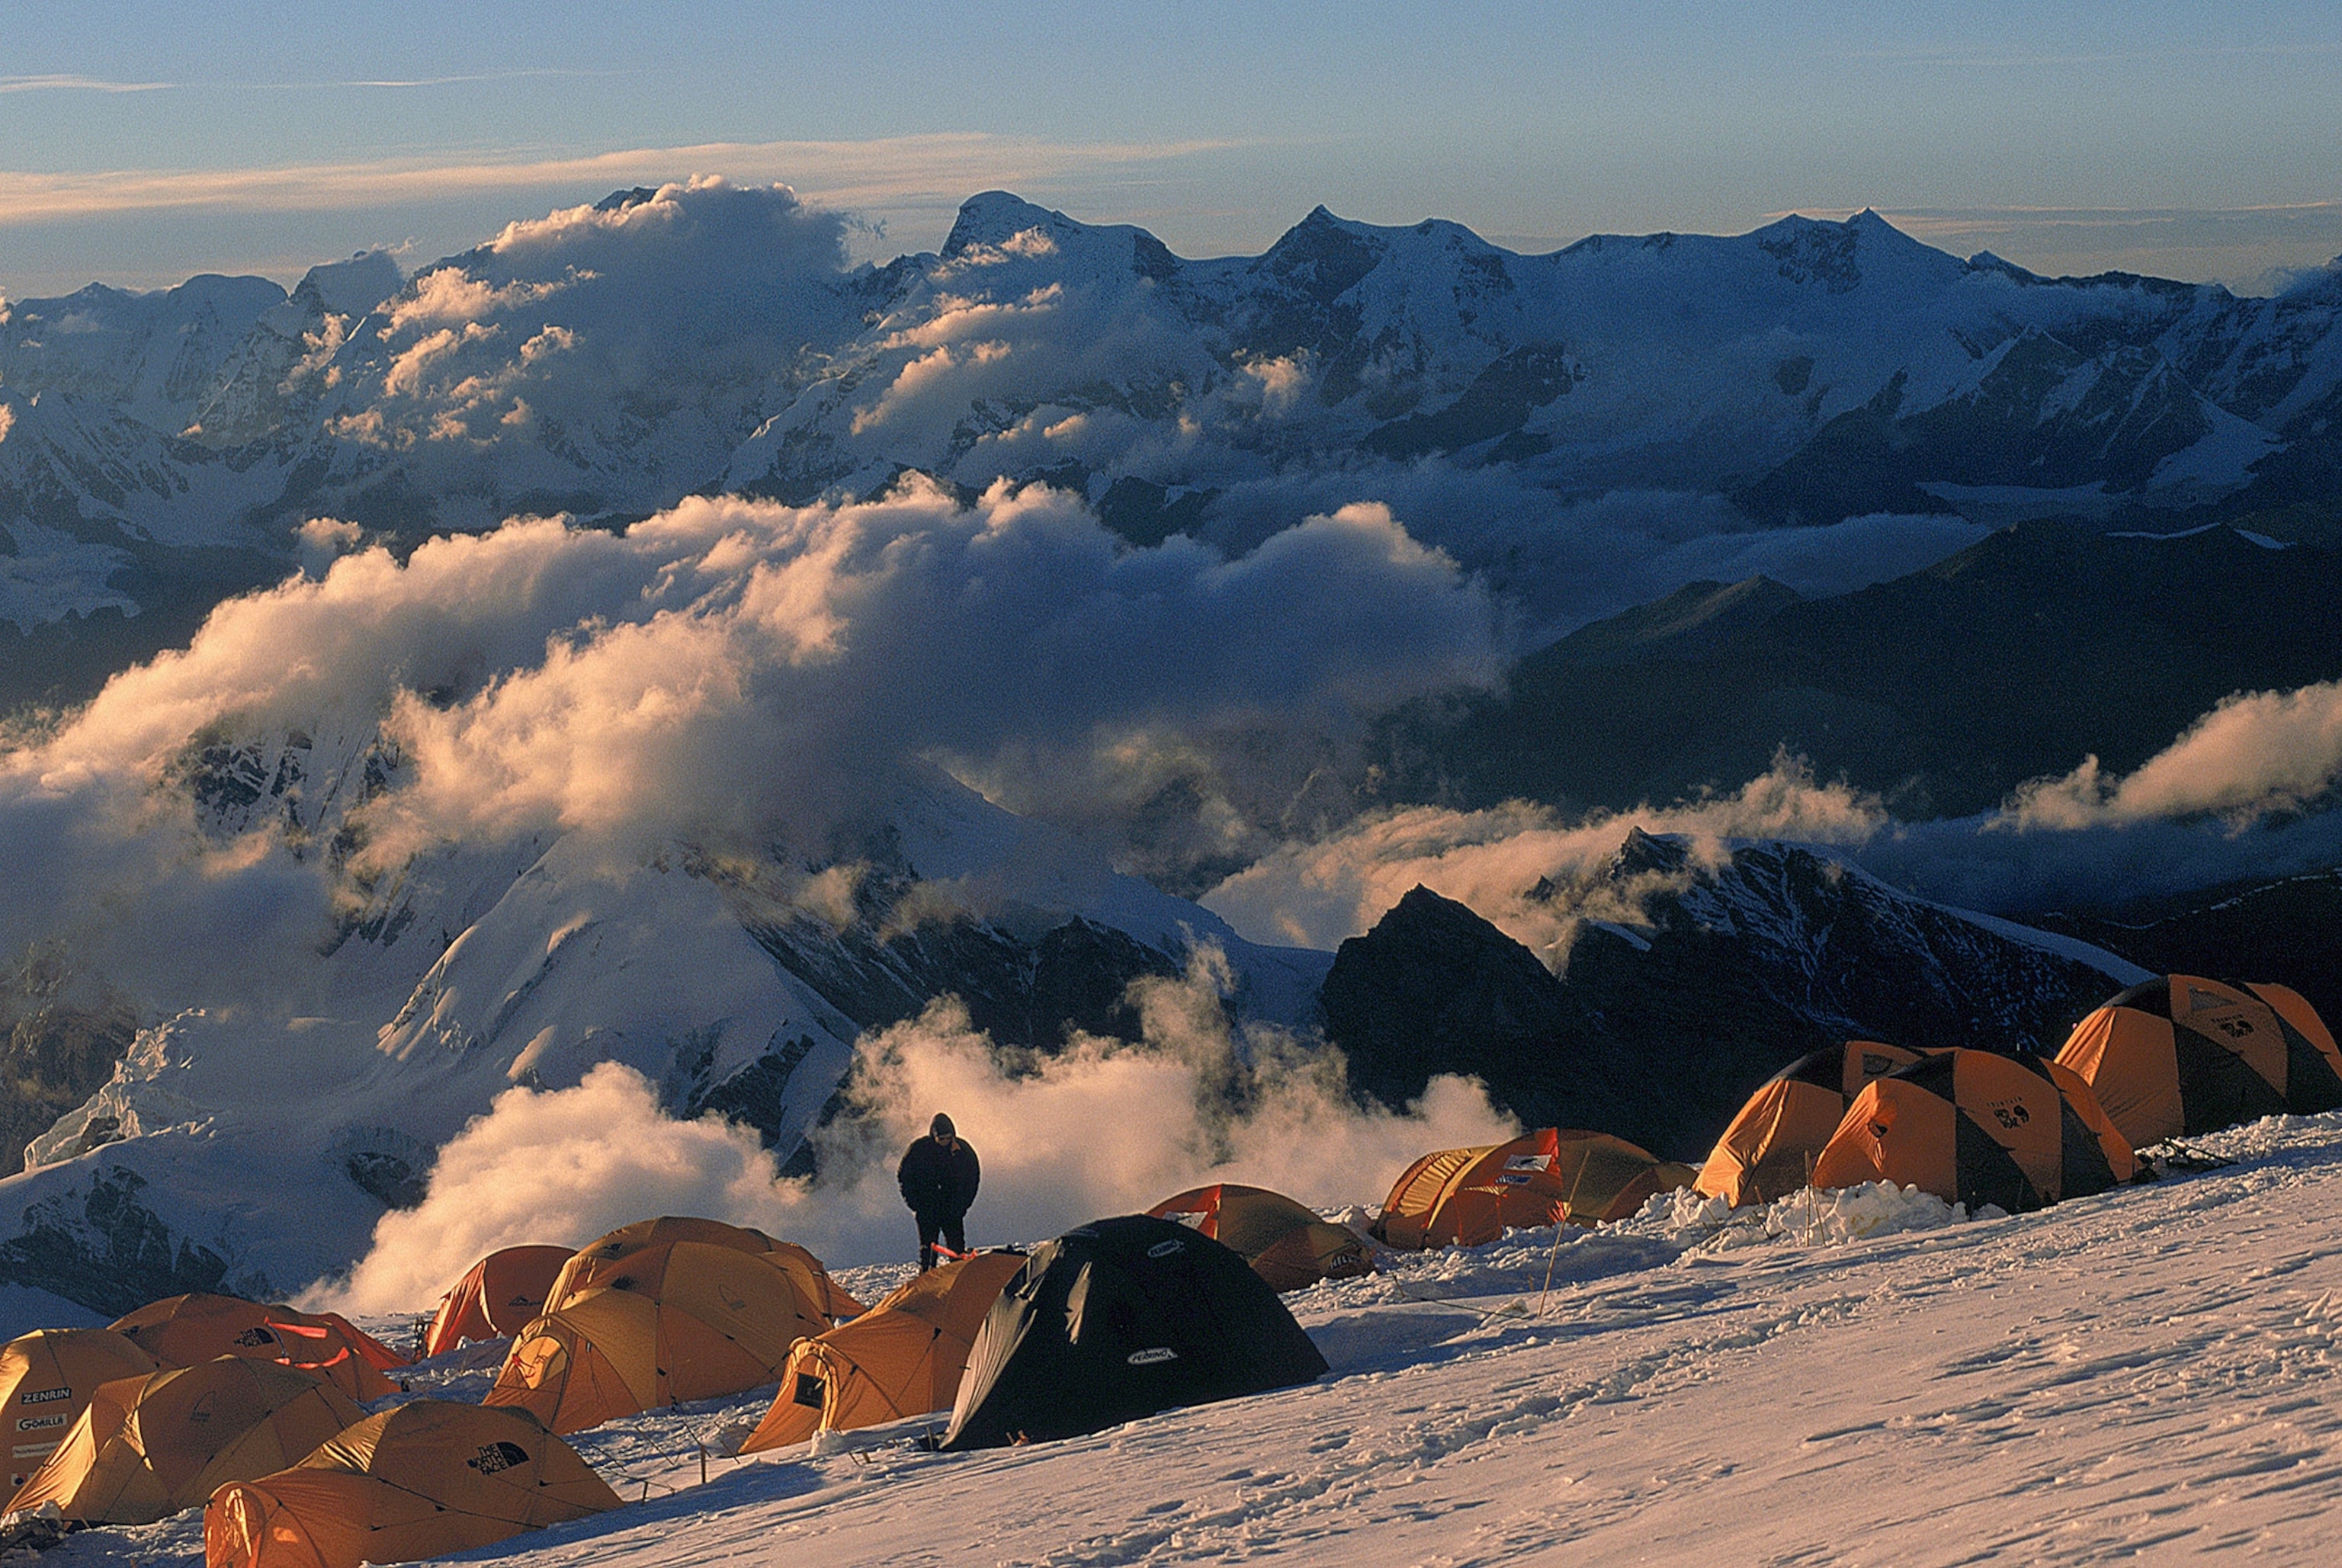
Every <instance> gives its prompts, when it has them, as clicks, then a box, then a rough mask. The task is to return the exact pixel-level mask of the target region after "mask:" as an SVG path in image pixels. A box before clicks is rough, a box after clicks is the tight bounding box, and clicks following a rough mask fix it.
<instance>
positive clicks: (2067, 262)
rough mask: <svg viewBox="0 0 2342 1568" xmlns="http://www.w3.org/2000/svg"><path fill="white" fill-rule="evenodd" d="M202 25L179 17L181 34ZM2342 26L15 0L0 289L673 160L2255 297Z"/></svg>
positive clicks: (2323, 101) (2077, 11)
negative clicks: (1896, 237) (1824, 220)
mask: <svg viewBox="0 0 2342 1568" xmlns="http://www.w3.org/2000/svg"><path fill="white" fill-rule="evenodd" d="M191 13H192V15H190V14H191ZM2337 153H2342V5H2337V4H2335V3H2334V0H2321V3H2317V4H2265V5H2227V6H2208V5H2201V4H2195V5H2179V4H2167V3H2165V0H2131V3H2128V4H2119V5H2117V4H2080V5H2043V4H2039V3H2036V4H2031V5H2004V4H1999V3H1997V0H1970V3H1967V4H1960V5H1927V4H1920V5H1892V6H1883V5H1876V4H1875V3H1874V4H1868V5H1800V6H1795V7H1790V6H1782V5H1761V4H1756V3H1752V0H1742V3H1740V4H1736V5H1631V6H1629V5H1616V4H1615V3H1611V4H1602V5H1580V4H1574V3H1556V4H1550V5H1473V4H1446V5H1436V6H1434V5H1420V4H1418V5H1321V4H1314V3H1294V4H1283V5H1278V4H1257V3H1256V4H1252V5H1227V4H1217V3H1198V0H1152V3H1150V4H1145V5H1124V4H1118V3H1116V0H1091V3H1089V4H1085V5H1056V4H1026V5H992V4H959V5H921V4H907V3H906V4H864V5H834V4H832V5H796V4H781V3H773V4H761V5H758V4H746V3H733V4H703V5H677V4H656V3H649V4H639V3H638V4H629V5H598V4H592V3H572V4H565V5H535V4H525V5H523V4H505V5H498V4H481V3H476V0H475V3H474V4H462V5H459V4H444V3H440V0H422V3H417V4H409V5H402V6H397V7H385V6H382V5H378V4H375V5H344V4H337V3H327V4H315V3H311V4H303V5H283V4H263V3H258V0H227V3H223V4H214V5H195V6H192V7H190V6H187V5H185V3H184V0H182V4H179V5H165V4H158V3H147V0H136V3H128V4H122V3H115V4H105V3H95V4H87V3H85V4H82V5H70V6H67V5H24V4H18V3H15V0H0V293H5V294H8V295H15V296H17V297H25V296H27V295H39V294H47V293H55V292H61V291H64V290H69V289H71V288H73V287H75V286H78V285H80V284H81V283H84V282H87V281H90V280H92V279H99V280H103V281H105V282H109V283H115V284H118V285H125V286H138V287H147V286H156V285H164V284H168V283H172V282H175V281H177V280H178V279H180V278H183V277H185V276H186V275H189V274H192V273H195V272H199V271H233V272H261V273H265V274H268V275H272V276H275V277H278V278H280V279H284V280H290V279H291V278H294V277H295V276H297V275H299V273H300V272H301V271H302V270H303V269H304V268H305V267H306V266H307V265H310V264H311V263H313V262H315V261H319V260H324V259H328V258H331V257H335V256H338V255H347V254H349V253H350V252H352V251H355V250H357V249H361V248H365V247H370V246H374V245H395V246H400V247H403V249H404V252H405V259H406V260H407V262H408V265H414V264H415V263H417V262H422V261H427V260H430V259H432V258H434V257H435V256H438V255H445V254H448V253H451V252H453V251H455V250H458V249H461V248H463V247H464V246H465V245H469V244H472V243H475V241H477V240H479V239H481V238H485V237H486V236H487V235H492V234H493V233H495V230H496V229H497V228H499V227H501V226H502V225H503V224H504V223H505V221H506V220H508V219H511V218H515V217H521V216H528V215H541V214H543V213H544V212H545V211H547V210H549V209H550V208H552V207H555V206H563V205H575V204H576V203H578V202H581V201H588V200H592V199H595V198H596V197H598V196H600V195H604V194H606V192H608V191H609V190H611V189H613V188H616V187H617V186H620V185H635V184H656V183H658V182H659V181H660V180H662V179H666V178H677V177H682V176H684V175H690V174H694V173H709V174H724V175H729V176H731V177H733V178H735V179H739V180H758V181H769V180H784V181H786V182H787V183H789V184H791V185H795V186H796V187H797V189H798V190H799V191H801V192H802V193H804V194H805V195H807V196H808V197H811V198H813V199H816V200H820V201H823V202H826V203H829V204H831V205H843V206H850V207H853V208H855V209H856V210H857V211H859V212H861V213H863V214H864V215H866V217H867V218H868V219H869V220H870V222H871V225H872V227H871V229H870V230H869V231H868V232H866V234H865V235H863V238H862V241H861V245H862V248H863V250H864V252H865V253H866V254H869V255H892V254H895V253H896V252H897V251H901V250H906V249H916V248H922V247H926V246H932V245H935V244H936V242H937V241H938V240H939V239H940V238H941V237H942V235H943V234H944V232H945V230H946V228H947V227H948V225H949V223H950V216H951V213H952V211H953V209H954V208H955V207H956V205H957V203H958V201H959V200H960V198H962V197H963V196H966V195H969V194H971V193H973V192H975V191H977V190H981V189H985V188H988V187H992V186H1003V187H1006V188H1008V189H1012V190H1016V191H1017V192H1018V193H1019V194H1021V195H1026V196H1028V197H1030V198H1032V199H1034V200H1036V201H1041V202H1044V203H1046V204H1047V205H1054V206H1059V207H1062V208H1064V209H1065V210H1066V211H1068V212H1070V213H1072V214H1073V215H1076V216H1077V217H1081V218H1084V219H1087V220H1091V221H1097V222H1136V223H1140V224H1144V225H1146V226H1147V227H1149V228H1151V229H1153V230H1154V231H1155V232H1156V234H1158V235H1161V236H1162V237H1163V238H1164V239H1165V240H1166V242H1167V243H1169V244H1170V245H1171V246H1172V247H1173V248H1174V249H1175V250H1177V251H1179V252H1181V253H1183V254H1186V255H1218V254H1228V253H1233V252H1253V251H1257V250H1259V249H1261V248H1263V247H1265V246H1266V245H1268V244H1269V243H1270V242H1272V241H1273V240H1274V239H1275V238H1276V235H1278V234H1279V233H1281V232H1282V231H1283V230H1284V229H1286V227H1288V226H1290V225H1292V224H1293V223H1294V222H1295V221H1296V220H1297V219H1298V218H1300V217H1301V216H1302V215H1304V214H1306V212H1307V211H1308V210H1309V209H1310V208H1311V207H1312V206H1314V205H1317V204H1318V203H1320V202H1323V203H1324V204H1326V205H1328V206H1330V207H1332V208H1333V209H1334V210H1335V211H1336V212H1337V213H1340V214H1342V215H1345V216H1348V217H1356V218H1361V219H1366V220H1367V221H1371V222H1377V223H1409V222H1413V221H1415V220H1416V219H1418V218H1421V217H1426V216H1440V217H1447V218H1453V219H1456V220H1457V221H1459V222H1462V223H1465V224H1467V225H1471V226H1472V227H1473V228H1475V229H1476V230H1478V231H1479V232H1481V233H1482V234H1484V235H1487V236H1488V237H1490V238H1492V239H1495V240H1496V241H1498V243H1501V244H1507V245H1514V246H1516V248H1525V249H1546V248H1551V247H1552V246H1555V245H1561V244H1566V243H1567V242H1569V241H1571V240H1574V239H1576V238H1578V237H1580V236H1582V235H1586V234H1589V233H1595V232H1614V233H1615V232H1628V233H1638V232H1648V231H1651V230H1655V229H1661V228H1668V229H1676V230H1686V231H1707V232H1727V233H1728V232H1736V231H1740V230H1745V229H1747V228H1750V227H1753V226H1755V225H1757V224H1760V223H1763V222H1765V221H1767V220H1768V219H1769V218H1771V217H1773V216H1776V215H1779V214H1781V213H1785V212H1791V211H1797V212H1805V213H1808V214H1813V215H1841V214H1844V213H1846V212H1848V211H1852V210H1854V209H1857V208H1859V207H1862V206H1866V205H1868V206H1875V207H1877V208H1878V209H1879V210H1880V211H1881V212H1883V213H1886V214H1887V215H1889V216H1890V217H1891V218H1893V219H1894V221H1896V222H1897V224H1898V225H1900V226H1902V227H1904V228H1906V229H1907V230H1909V231H1910V232H1913V233H1915V234H1917V235H1920V236H1921V237H1922V238H1925V239H1927V240H1929V241H1930V242H1931V243H1935V244H1937V245H1942V246H1944V248H1946V249H1947V250H1952V251H1955V252H1957V253H1958V254H1961V255H1967V254H1969V253H1971V252H1973V251H1976V250H1978V249H1991V250H1994V251H1996V252H1998V253H1999V254H2001V255H2006V256H2008V257H2010V258H2011V259H2013V260H2016V261H2018V262H2021V263H2023V264H2025V265H2029V266H2033V267H2035V268H2037V269H2038V270H2043V271H2048V272H2064V271H2095V270H2099V269H2103V268H2106V267H2123V268H2127V269H2131V270H2140V271H2151V272H2158V273H2162V274H2165V275H2171V276H2177V277H2184V278H2189V279H2202V278H2219V279H2221V280H2223V281H2227V282H2229V283H2231V284H2232V285H2238V286H2255V285H2257V286H2264V287H2265V286H2267V285H2268V284H2269V283H2270V281H2271V280H2272V279H2274V278H2276V277H2278V276H2281V275H2282V274H2283V272H2284V270H2285V269H2288V268H2297V267H2302V266H2308V265H2317V264H2319V263H2322V262H2324V261H2326V260H2327V259H2328V258H2330V257H2332V256H2334V255H2336V254H2337V253H2342V156H2337Z"/></svg>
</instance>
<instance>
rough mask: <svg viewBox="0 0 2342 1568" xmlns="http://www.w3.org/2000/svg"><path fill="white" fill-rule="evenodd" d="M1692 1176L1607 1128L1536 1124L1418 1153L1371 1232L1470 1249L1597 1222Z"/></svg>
mask: <svg viewBox="0 0 2342 1568" xmlns="http://www.w3.org/2000/svg"><path fill="white" fill-rule="evenodd" d="M1696 1174H1697V1173H1696V1172H1695V1171H1694V1170H1693V1169H1692V1168H1691V1167H1690V1166H1688V1165H1681V1164H1676V1163H1674V1162H1673V1161H1668V1160H1662V1159H1660V1158H1658V1157H1657V1156H1656V1155H1655V1154H1650V1153H1649V1152H1648V1151H1646V1150H1644V1149H1641V1148H1638V1147H1636V1145H1635V1144H1630V1143H1628V1142H1626V1139H1624V1138H1614V1137H1612V1136H1611V1135H1610V1134H1607V1133H1588V1132H1584V1131H1581V1130H1579V1129H1577V1128H1574V1127H1561V1128H1555V1127H1543V1128H1540V1129H1538V1130H1537V1131H1536V1132H1534V1133H1531V1134H1527V1135H1526V1136H1525V1137H1519V1138H1515V1139H1514V1140H1513V1141H1512V1142H1511V1143H1509V1144H1485V1145H1483V1146H1481V1147H1479V1148H1475V1149H1443V1150H1440V1151H1439V1152H1437V1153H1436V1154H1426V1155H1424V1156H1423V1158H1421V1159H1419V1160H1417V1161H1416V1163H1415V1164H1412V1165H1409V1166H1408V1167H1407V1168H1406V1170H1405V1171H1403V1172H1401V1173H1400V1174H1399V1178H1398V1180H1397V1181H1396V1182H1395V1183H1392V1185H1391V1190H1390V1196H1389V1197H1387V1198H1386V1199H1385V1200H1384V1201H1383V1212H1382V1214H1381V1217H1380V1218H1378V1219H1376V1222H1375V1223H1374V1227H1373V1234H1374V1235H1375V1236H1376V1237H1377V1238H1378V1239H1379V1240H1381V1241H1383V1242H1385V1243H1388V1244H1389V1245H1391V1246H1393V1247H1396V1248H1397V1249H1399V1250H1400V1251H1402V1252H1415V1251H1421V1250H1422V1249H1425V1248H1427V1247H1476V1246H1479V1245H1481V1244H1483V1243H1487V1242H1493V1241H1495V1240H1496V1238H1498V1237H1499V1236H1501V1235H1503V1234H1504V1233H1505V1232H1506V1230H1507V1229H1515V1230H1534V1229H1536V1228H1538V1227H1540V1226H1544V1225H1550V1224H1555V1223H1560V1222H1561V1221H1564V1220H1566V1221H1568V1222H1569V1223H1572V1224H1580V1225H1593V1224H1601V1223H1605V1222H1607V1221H1611V1220H1622V1219H1625V1218H1626V1216H1627V1215H1628V1214H1631V1213H1634V1212H1635V1211H1636V1210H1637V1209H1639V1208H1641V1207H1642V1206H1643V1204H1644V1203H1645V1202H1646V1201H1647V1200H1648V1199H1649V1198H1650V1197H1651V1196H1652V1195H1653V1194H1655V1193H1664V1192H1670V1191H1673V1190H1674V1189H1675V1188H1677V1187H1686V1186H1689V1185H1690V1184H1691V1183H1692V1180H1693V1178H1694V1177H1695V1176H1696Z"/></svg>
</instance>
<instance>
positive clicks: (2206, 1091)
mask: <svg viewBox="0 0 2342 1568" xmlns="http://www.w3.org/2000/svg"><path fill="white" fill-rule="evenodd" d="M2171 1034H2172V1039H2173V1043H2174V1044H2175V1046H2176V1048H2177V1055H2178V1062H2179V1104H2180V1107H2181V1109H2182V1111H2183V1112H2184V1113H2185V1115H2186V1124H2185V1125H2184V1126H2183V1127H2182V1128H2181V1129H2180V1130H2181V1132H2182V1133H2184V1134H2186V1135H2187V1136H2188V1137H2191V1138H2193V1137H2197V1136H2198V1135H2200V1134H2205V1133H2217V1132H2218V1131H2219V1130H2220V1129H2221V1128H2223V1127H2233V1126H2235V1125H2236V1124H2237V1123H2239V1122H2253V1121H2257V1120H2259V1119H2260V1118H2261V1117H2263V1116H2275V1115H2278V1114H2282V1113H2283V1112H2284V1110H2285V1108H2286V1106H2285V1097H2284V1096H2283V1095H2282V1094H2278V1093H2277V1085H2276V1084H2271V1083H2270V1082H2269V1081H2268V1080H2267V1079H2266V1078H2264V1077H2262V1076H2261V1075H2260V1074H2257V1073H2256V1072H2254V1071H2253V1070H2252V1069H2251V1068H2250V1067H2248V1066H2247V1065H2245V1059H2244V1058H2243V1057H2241V1056H2239V1055H2237V1054H2236V1053H2235V1052H2234V1051H2231V1050H2229V1049H2228V1048H2227V1046H2225V1045H2222V1044H2217V1043H2216V1042H2215V1041H2212V1040H2210V1039H2208V1038H2207V1037H2206V1036H2204V1035H2202V1034H2197V1032H2196V1031H2195V1030H2193V1029H2190V1028H2187V1026H2186V1025H2184V1024H2174V1025H2172V1029H2171Z"/></svg>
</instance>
